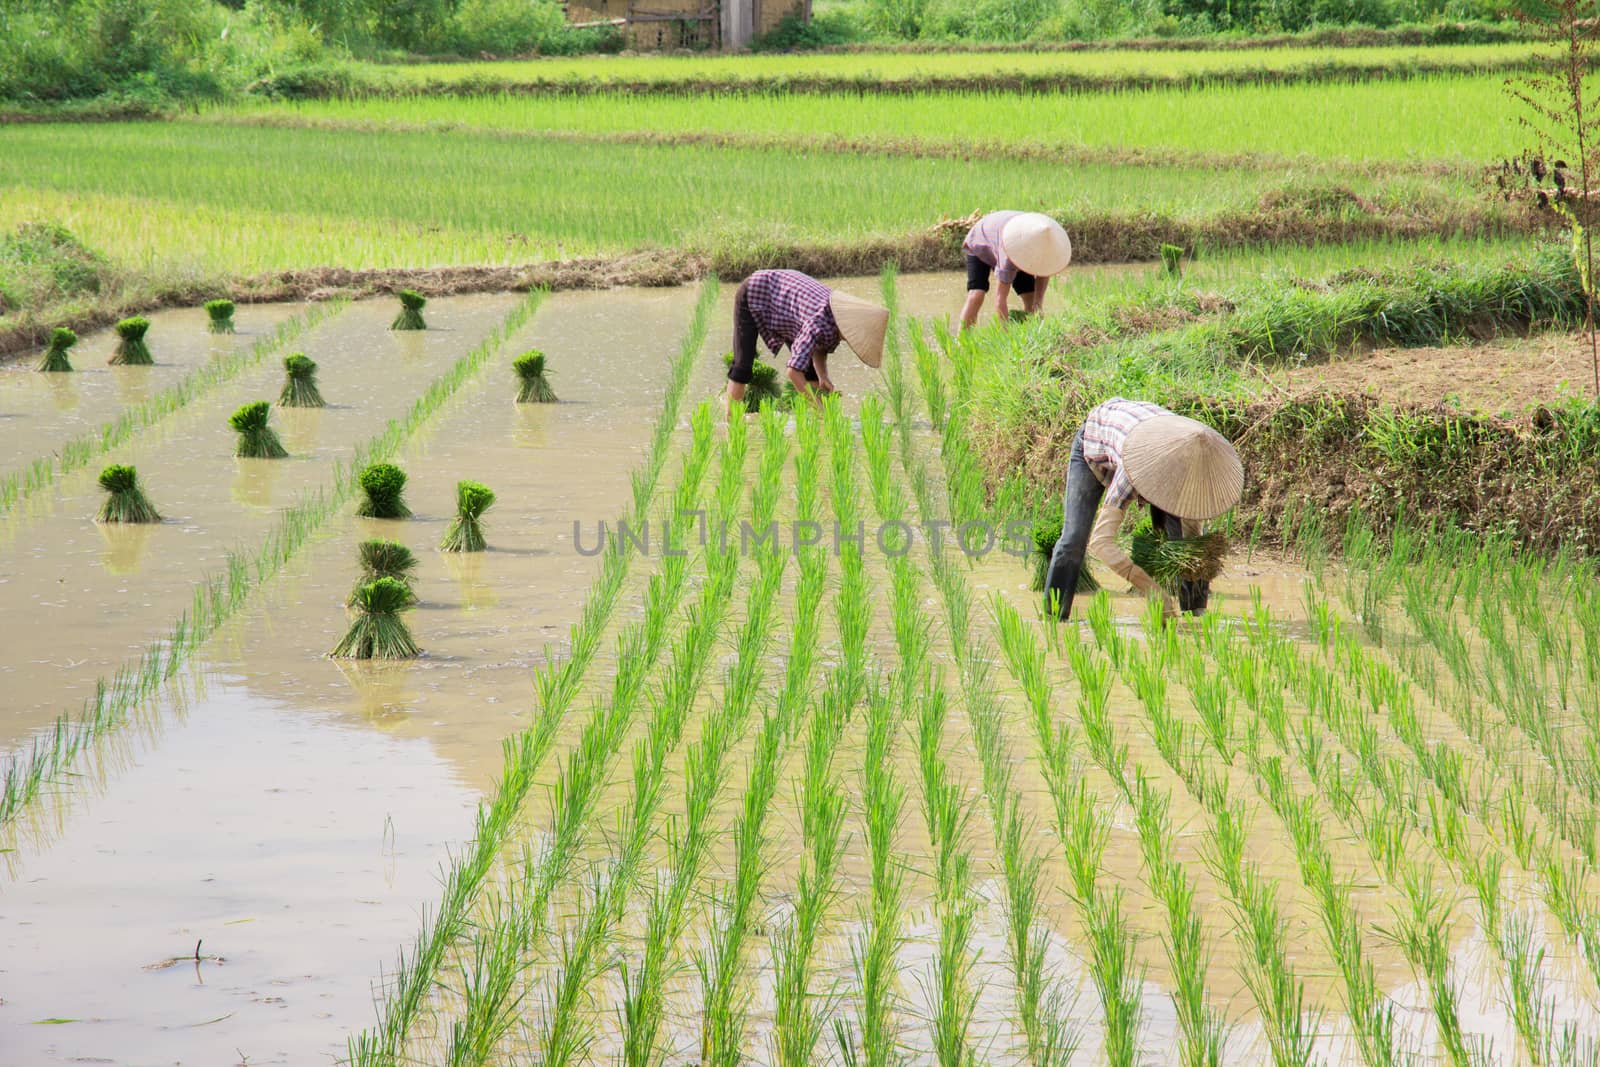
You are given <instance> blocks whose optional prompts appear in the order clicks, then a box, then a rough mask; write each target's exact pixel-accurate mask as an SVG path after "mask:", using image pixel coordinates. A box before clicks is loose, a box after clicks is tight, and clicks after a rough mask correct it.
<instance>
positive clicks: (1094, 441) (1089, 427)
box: [1083, 396, 1172, 510]
mask: <svg viewBox="0 0 1600 1067" xmlns="http://www.w3.org/2000/svg"><path fill="white" fill-rule="evenodd" d="M1171 414H1172V412H1170V411H1168V410H1167V409H1166V408H1164V407H1162V406H1161V405H1160V404H1151V403H1148V402H1146V401H1143V400H1125V399H1123V398H1122V397H1120V396H1114V397H1112V398H1111V399H1110V400H1107V401H1106V402H1105V403H1104V404H1101V405H1100V406H1099V407H1097V408H1095V409H1093V410H1092V411H1090V412H1089V414H1088V416H1087V417H1085V418H1084V420H1083V460H1084V462H1085V463H1087V464H1089V469H1090V470H1091V471H1093V472H1094V476H1095V477H1096V478H1098V479H1099V480H1100V484H1101V485H1103V486H1105V487H1106V495H1105V498H1104V499H1103V500H1102V501H1101V506H1103V507H1111V508H1117V509H1118V510H1121V509H1122V508H1126V507H1127V506H1128V504H1129V503H1131V502H1132V501H1134V500H1137V499H1139V494H1138V493H1137V492H1135V491H1134V488H1133V481H1132V480H1131V479H1130V478H1129V477H1128V472H1127V470H1126V469H1124V468H1123V466H1122V446H1123V445H1124V444H1126V443H1127V441H1128V434H1129V433H1131V432H1132V431H1133V428H1134V427H1135V426H1137V425H1139V424H1140V423H1141V422H1144V421H1145V420H1146V419H1153V418H1155V417H1156V416H1157V415H1171Z"/></svg>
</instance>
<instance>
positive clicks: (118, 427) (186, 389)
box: [0, 300, 347, 515]
mask: <svg viewBox="0 0 1600 1067" xmlns="http://www.w3.org/2000/svg"><path fill="white" fill-rule="evenodd" d="M346 306H347V302H346V301H343V300H334V301H329V302H328V303H326V304H318V305H315V306H314V307H311V308H308V309H307V310H306V311H305V312H303V313H301V314H299V315H296V316H294V317H293V318H291V319H288V320H286V321H285V322H283V323H281V324H280V325H279V326H278V327H277V328H276V329H275V330H273V331H272V332H271V333H270V334H267V335H266V336H263V337H261V338H259V339H258V340H257V341H256V342H255V343H254V344H252V345H250V346H249V347H248V348H245V349H242V350H236V351H233V352H230V353H227V354H225V355H222V356H219V357H217V358H215V359H213V360H211V361H210V362H208V363H206V364H205V365H204V366H201V367H199V368H197V369H196V370H194V371H193V372H192V373H190V374H188V375H186V376H185V377H184V378H183V379H182V380H181V381H179V382H178V383H176V384H175V385H172V386H170V387H168V388H166V389H163V390H162V391H161V392H159V393H157V394H155V395H154V396H152V397H150V398H149V399H147V400H144V401H142V402H140V403H138V404H135V405H131V406H129V407H127V408H124V409H123V411H122V413H121V414H119V415H118V416H117V417H116V418H115V419H112V420H111V421H109V422H107V423H104V424H103V425H101V426H99V427H97V428H96V429H94V430H91V431H90V432H88V433H85V434H81V435H79V436H77V437H74V438H72V439H71V440H68V441H65V442H63V443H62V445H61V447H60V448H59V449H58V451H57V452H56V454H55V455H53V456H40V457H38V458H37V459H34V460H32V461H30V462H29V463H28V465H27V466H26V467H25V468H23V469H21V470H18V471H15V472H13V473H12V474H10V475H8V476H7V477H6V478H5V479H4V480H0V515H5V514H7V513H9V512H10V511H12V510H13V509H14V508H15V507H16V506H17V505H18V504H20V503H21V502H22V501H24V500H26V499H28V498H29V497H31V496H33V495H34V494H36V493H38V492H40V491H41V490H43V489H46V488H48V487H50V486H52V485H54V484H55V482H56V479H58V478H60V477H62V476H63V475H66V474H70V473H72V472H73V471H76V470H81V469H82V468H84V467H86V466H88V465H89V464H90V463H91V462H93V461H94V460H95V459H97V458H99V457H100V456H103V455H105V454H106V453H107V452H109V451H111V450H112V449H113V448H116V447H117V446H118V445H120V444H123V443H124V442H126V441H128V440H129V439H130V438H132V437H133V435H134V434H136V433H138V432H140V431H141V430H145V429H148V428H149V427H151V426H154V425H155V424H157V423H159V422H160V421H161V420H163V419H165V418H166V417H167V416H168V415H171V414H172V413H173V412H175V411H179V410H181V409H182V408H184V407H186V406H187V405H188V404H189V403H190V402H191V401H193V400H195V399H196V398H198V397H202V396H205V395H206V394H208V393H210V392H211V391H213V390H214V389H216V388H217V387H218V386H220V385H223V384H225V383H227V382H230V381H232V380H233V379H235V378H237V377H238V376H239V375H240V374H241V373H243V372H244V371H246V370H248V369H250V368H251V367H254V366H257V365H258V364H260V363H261V361H262V360H264V359H266V358H267V356H269V355H271V354H272V353H274V352H278V351H281V350H282V349H284V348H285V347H287V346H288V345H290V344H292V343H293V342H294V341H295V339H296V338H298V337H300V336H301V335H302V334H304V333H305V332H306V331H307V330H310V329H311V328H313V327H314V326H316V325H317V324H318V323H320V322H322V321H323V320H325V319H326V318H328V317H329V316H332V315H337V314H338V313H339V312H341V311H343V310H344V308H345V307H346Z"/></svg>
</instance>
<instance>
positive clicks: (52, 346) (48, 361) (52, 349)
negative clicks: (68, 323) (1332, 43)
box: [34, 326, 78, 373]
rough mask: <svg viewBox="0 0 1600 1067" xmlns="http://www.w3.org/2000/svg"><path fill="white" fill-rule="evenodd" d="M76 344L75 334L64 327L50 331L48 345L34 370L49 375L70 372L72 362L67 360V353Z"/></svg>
mask: <svg viewBox="0 0 1600 1067" xmlns="http://www.w3.org/2000/svg"><path fill="white" fill-rule="evenodd" d="M77 343H78V335H77V334H75V333H73V332H72V331H71V330H69V329H68V328H67V327H65V326H57V327H56V328H55V329H53V330H51V331H50V343H49V345H47V346H46V347H45V350H44V355H43V356H41V357H39V364H38V366H37V367H35V368H34V369H35V370H41V371H46V372H49V373H62V372H65V371H70V370H71V369H72V361H71V360H70V359H68V358H67V351H68V349H70V348H71V347H72V346H73V345H75V344H77Z"/></svg>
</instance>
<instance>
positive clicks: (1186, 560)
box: [1128, 530, 1228, 590]
mask: <svg viewBox="0 0 1600 1067" xmlns="http://www.w3.org/2000/svg"><path fill="white" fill-rule="evenodd" d="M1128 555H1129V556H1130V557H1132V559H1133V562H1135V563H1137V564H1138V565H1139V566H1140V567H1142V568H1143V569H1144V571H1145V573H1146V574H1148V575H1150V577H1152V578H1154V579H1155V580H1156V581H1157V582H1159V583H1160V584H1161V585H1162V586H1163V587H1164V588H1166V589H1168V590H1176V589H1177V587H1178V583H1179V582H1181V581H1184V580H1188V581H1195V582H1209V581H1211V580H1212V579H1214V578H1216V576H1217V575H1219V574H1221V573H1222V564H1223V561H1224V560H1225V559H1226V558H1227V555H1228V538H1227V537H1226V536H1225V535H1223V534H1222V533H1221V532H1218V531H1214V532H1212V533H1203V534H1200V535H1199V536H1198V537H1174V538H1168V537H1164V536H1162V535H1161V534H1159V533H1157V532H1155V531H1154V530H1144V531H1141V532H1139V533H1136V534H1134V536H1133V545H1132V547H1131V548H1130V549H1129V550H1128Z"/></svg>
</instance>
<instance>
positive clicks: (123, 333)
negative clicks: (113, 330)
mask: <svg viewBox="0 0 1600 1067" xmlns="http://www.w3.org/2000/svg"><path fill="white" fill-rule="evenodd" d="M149 329H150V320H149V319H147V318H145V317H144V316H143V315H135V316H133V317H132V318H127V319H123V320H122V321H121V322H119V323H117V337H118V338H120V340H118V341H117V350H116V351H115V352H113V353H112V354H111V358H110V360H108V361H107V362H109V363H110V364H111V365H112V366H114V367H115V366H119V365H120V366H126V367H148V366H149V365H150V364H152V363H154V362H155V359H154V358H152V357H151V355H150V346H149V345H147V344H145V343H144V335H145V333H146V332H147V331H148V330H149Z"/></svg>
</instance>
